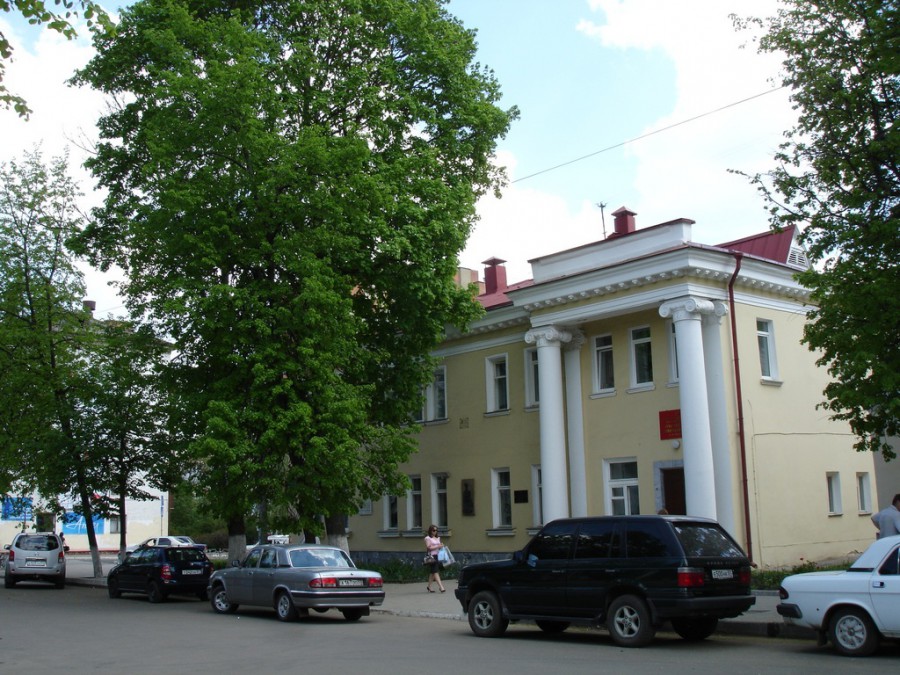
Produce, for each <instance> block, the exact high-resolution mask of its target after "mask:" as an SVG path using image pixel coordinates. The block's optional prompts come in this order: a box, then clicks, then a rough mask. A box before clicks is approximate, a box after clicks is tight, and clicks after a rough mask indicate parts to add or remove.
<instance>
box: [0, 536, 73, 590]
mask: <svg viewBox="0 0 900 675" xmlns="http://www.w3.org/2000/svg"><path fill="white" fill-rule="evenodd" d="M3 548H5V549H6V553H7V556H6V568H5V571H4V575H5V576H4V579H3V582H4V583H3V585H4V586H5V587H6V588H12V587H13V586H15V585H16V583H18V582H19V581H49V582H50V583H52V584H55V585H56V587H57V588H63V587H64V586H65V585H66V551H67V550H69V547H68V546H65V545H64V544H63V543H62V541H61V540H60V538H59V536H58V535H56V534H55V533H53V532H22V533H20V534H17V535H16V536H15V537H14V538H13V541H12V543H11V544H6V546H4V547H3Z"/></svg>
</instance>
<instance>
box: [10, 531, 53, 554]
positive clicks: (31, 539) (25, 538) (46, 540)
mask: <svg viewBox="0 0 900 675" xmlns="http://www.w3.org/2000/svg"><path fill="white" fill-rule="evenodd" d="M16 548H19V549H21V550H23V551H55V550H56V549H58V548H59V540H58V539H57V538H56V537H55V536H53V535H49V536H48V535H46V534H26V535H22V536H21V537H19V540H18V541H17V542H16Z"/></svg>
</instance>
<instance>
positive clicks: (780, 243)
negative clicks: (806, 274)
mask: <svg viewBox="0 0 900 675" xmlns="http://www.w3.org/2000/svg"><path fill="white" fill-rule="evenodd" d="M793 242H794V228H793V227H790V228H787V229H785V230H781V231H776V230H769V231H767V232H761V233H760V234H754V235H751V236H749V237H744V238H743V239H737V240H735V241H729V242H727V243H725V244H718V246H717V248H725V249H728V250H731V251H740V252H741V253H747V254H749V255H755V256H757V257H759V258H765V259H766V260H774V261H775V262H779V263H785V264H786V263H787V261H788V256H789V255H790V252H791V244H792V243H793Z"/></svg>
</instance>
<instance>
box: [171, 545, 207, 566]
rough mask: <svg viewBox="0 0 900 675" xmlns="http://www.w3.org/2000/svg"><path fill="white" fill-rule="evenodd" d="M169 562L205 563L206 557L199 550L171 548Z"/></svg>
mask: <svg viewBox="0 0 900 675" xmlns="http://www.w3.org/2000/svg"><path fill="white" fill-rule="evenodd" d="M168 556H169V560H170V561H171V562H174V563H187V562H204V561H206V556H205V555H204V554H203V551H201V550H200V549H199V548H170V549H169V551H168Z"/></svg>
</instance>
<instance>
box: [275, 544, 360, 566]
mask: <svg viewBox="0 0 900 675" xmlns="http://www.w3.org/2000/svg"><path fill="white" fill-rule="evenodd" d="M290 558H291V567H353V563H352V562H350V558H348V557H347V554H346V553H344V552H343V551H341V550H340V549H336V548H335V549H330V548H316V549H302V548H301V549H296V550H294V551H291V553H290Z"/></svg>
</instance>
